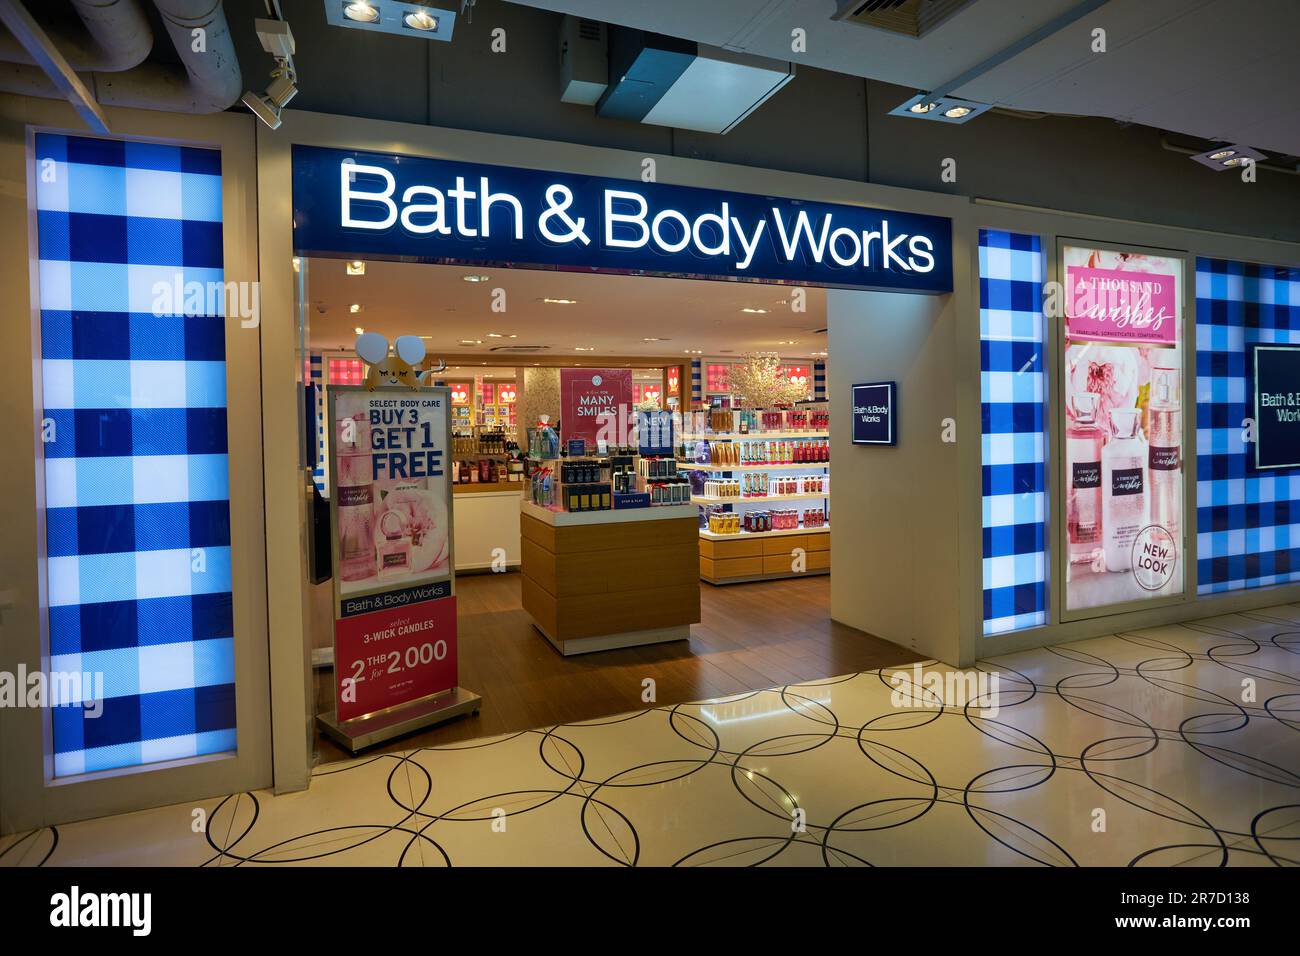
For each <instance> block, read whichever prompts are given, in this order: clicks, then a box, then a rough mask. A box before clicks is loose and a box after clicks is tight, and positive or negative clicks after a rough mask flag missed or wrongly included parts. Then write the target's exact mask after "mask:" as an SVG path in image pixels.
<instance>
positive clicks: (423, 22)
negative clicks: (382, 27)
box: [402, 10, 438, 33]
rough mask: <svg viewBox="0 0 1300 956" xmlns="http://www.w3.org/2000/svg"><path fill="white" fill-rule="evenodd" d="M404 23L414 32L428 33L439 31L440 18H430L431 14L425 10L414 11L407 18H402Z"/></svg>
mask: <svg viewBox="0 0 1300 956" xmlns="http://www.w3.org/2000/svg"><path fill="white" fill-rule="evenodd" d="M402 22H403V23H405V24H406V25H407V26H408V27H410V28H411V29H412V30H422V31H424V32H426V33H427V32H429V31H430V30H436V29H438V18H437V17H434V16H430V15H429V13H428V12H427V11H424V10H412V11H411V12H410V13H408V14H407V15H406V16H404V17H402Z"/></svg>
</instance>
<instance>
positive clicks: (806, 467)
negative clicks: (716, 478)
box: [677, 459, 831, 471]
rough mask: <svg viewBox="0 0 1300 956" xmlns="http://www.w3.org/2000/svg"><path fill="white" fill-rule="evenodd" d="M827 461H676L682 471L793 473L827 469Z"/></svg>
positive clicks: (829, 464)
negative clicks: (702, 462)
mask: <svg viewBox="0 0 1300 956" xmlns="http://www.w3.org/2000/svg"><path fill="white" fill-rule="evenodd" d="M830 466H831V463H830V462H829V461H805V462H796V463H793V464H789V463H787V464H780V465H713V464H708V465H701V464H697V463H695V462H693V461H682V460H680V459H679V460H678V462H677V467H678V469H680V470H682V471H793V470H796V469H800V470H803V471H812V470H814V469H819V468H829V467H830Z"/></svg>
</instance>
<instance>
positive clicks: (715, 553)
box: [699, 525, 831, 585]
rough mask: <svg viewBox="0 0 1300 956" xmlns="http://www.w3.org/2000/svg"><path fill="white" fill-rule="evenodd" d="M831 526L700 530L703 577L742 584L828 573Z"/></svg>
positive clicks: (716, 582)
mask: <svg viewBox="0 0 1300 956" xmlns="http://www.w3.org/2000/svg"><path fill="white" fill-rule="evenodd" d="M830 531H831V529H830V526H829V525H823V526H822V527H820V528H782V529H781V530H779V531H741V532H738V533H736V534H714V533H713V532H711V531H707V530H703V529H701V531H700V533H699V539H700V578H701V580H704V581H707V582H708V583H709V584H714V585H721V584H740V583H743V582H745V581H770V580H775V579H777V578H797V577H802V576H804V575H807V574H829V573H830V570H831V534H830Z"/></svg>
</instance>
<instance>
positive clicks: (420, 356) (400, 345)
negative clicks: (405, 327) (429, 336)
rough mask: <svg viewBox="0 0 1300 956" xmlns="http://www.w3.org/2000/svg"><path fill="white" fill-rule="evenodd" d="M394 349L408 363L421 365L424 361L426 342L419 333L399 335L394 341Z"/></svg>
mask: <svg viewBox="0 0 1300 956" xmlns="http://www.w3.org/2000/svg"><path fill="white" fill-rule="evenodd" d="M393 351H394V352H396V353H397V357H398V358H399V359H401V360H402V361H403V362H405V363H406V364H407V365H419V364H420V363H421V362H423V361H424V343H423V342H422V341H420V337H419V336H418V335H399V336H398V337H397V341H395V342H394V343H393Z"/></svg>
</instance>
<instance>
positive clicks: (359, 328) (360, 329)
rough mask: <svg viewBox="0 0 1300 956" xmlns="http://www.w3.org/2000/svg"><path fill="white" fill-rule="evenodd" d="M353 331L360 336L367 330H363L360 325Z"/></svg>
mask: <svg viewBox="0 0 1300 956" xmlns="http://www.w3.org/2000/svg"><path fill="white" fill-rule="evenodd" d="M352 331H353V332H355V333H357V335H360V334H361V333H362V332H364V331H365V329H363V328H362V327H361V326H359V325H358V326H357V327H356V328H355V329H353V330H352Z"/></svg>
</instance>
